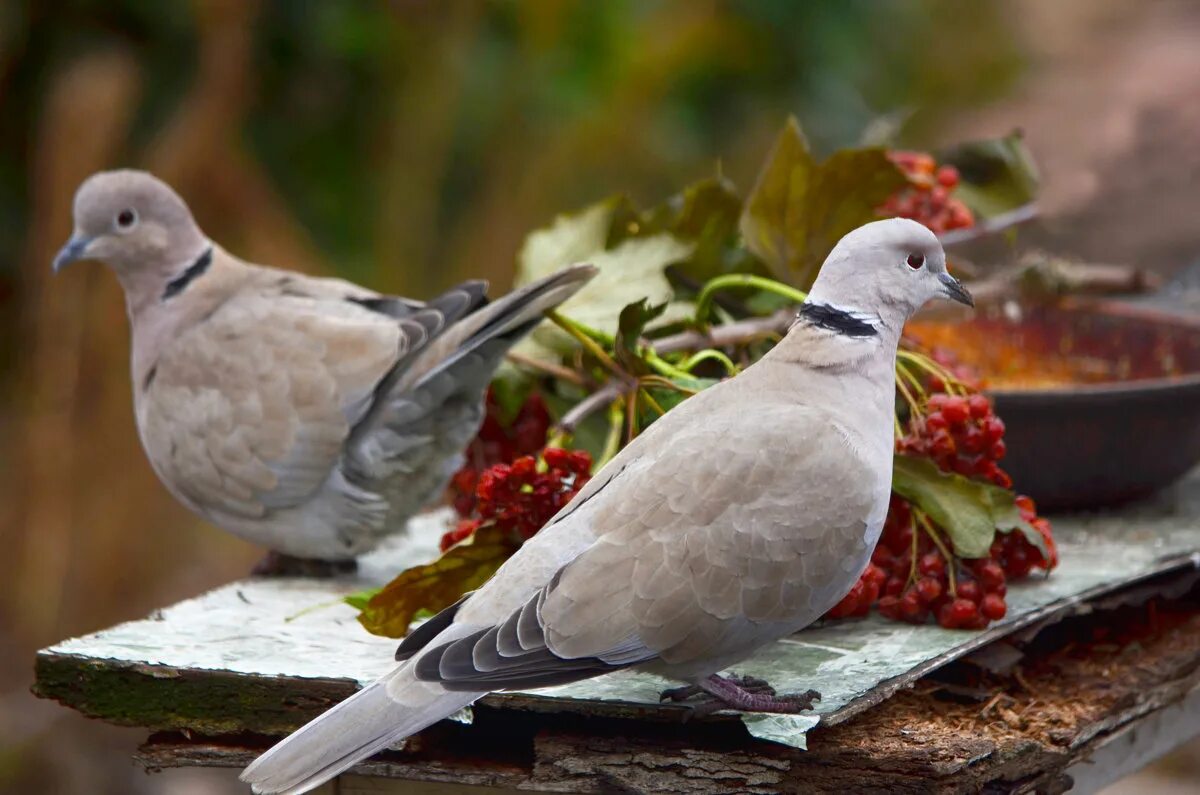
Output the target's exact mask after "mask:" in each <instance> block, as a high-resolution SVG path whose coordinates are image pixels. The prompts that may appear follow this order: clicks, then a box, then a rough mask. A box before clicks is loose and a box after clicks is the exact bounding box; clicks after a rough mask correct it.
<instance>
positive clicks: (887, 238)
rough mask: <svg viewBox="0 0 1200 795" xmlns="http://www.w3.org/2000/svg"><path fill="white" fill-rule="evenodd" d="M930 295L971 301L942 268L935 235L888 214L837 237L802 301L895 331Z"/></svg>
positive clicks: (942, 254) (943, 263)
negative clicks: (887, 217) (887, 216)
mask: <svg viewBox="0 0 1200 795" xmlns="http://www.w3.org/2000/svg"><path fill="white" fill-rule="evenodd" d="M931 298H948V299H950V300H952V301H957V302H959V303H961V304H966V305H967V306H974V301H973V299H972V298H971V294H970V293H968V292H967V290H966V288H965V287H963V286H962V284H960V283H959V281H958V280H957V279H955V278H954V277H953V276H951V275H950V274H949V273H948V272H947V271H946V254H945V252H943V251H942V244H941V243H940V242H938V239H937V236H936V235H934V234H933V232H931V231H929V229H927V228H926V227H925V226H923V225H921V224H919V223H917V222H916V221H910V220H908V219H905V218H889V219H887V220H885V221H875V222H873V223H869V224H865V225H864V226H860V227H859V228H858V229H855V230H854V231H853V232H850V233H849V234H847V235H846V236H845V237H843V238H842V239H841V240H840V241H838V244H837V245H836V246H834V248H833V251H831V252H830V254H829V256H828V257H827V258H826V260H825V264H824V265H822V266H821V272H820V274H818V276H817V280H816V282H814V283H813V286H812V290H811V291H810V292H809V295H808V301H806V302H805V303H806V305H811V306H812V307H827V308H828V309H829V310H830V312H832V313H834V314H835V315H836V314H840V315H845V316H848V317H850V318H851V319H852V320H855V319H856V320H858V321H859V322H865V323H871V324H874V323H876V322H880V323H882V325H883V326H885V327H887V328H889V329H892V330H894V331H895V332H896V333H897V334H899V330H900V328H901V327H902V326H903V325H904V321H906V320H907V319H908V318H909V317H910V316H911V315H912V314H913V313H914V312H916V311H917V310H918V309H920V308H921V307H922V306H923V305H924V304H925V302H926V301H929V300H930V299H931Z"/></svg>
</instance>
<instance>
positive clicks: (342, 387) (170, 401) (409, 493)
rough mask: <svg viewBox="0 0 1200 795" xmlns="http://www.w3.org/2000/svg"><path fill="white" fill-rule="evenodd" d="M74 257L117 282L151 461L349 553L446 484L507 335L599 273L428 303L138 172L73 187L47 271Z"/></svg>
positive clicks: (255, 522) (249, 511)
mask: <svg viewBox="0 0 1200 795" xmlns="http://www.w3.org/2000/svg"><path fill="white" fill-rule="evenodd" d="M77 259H98V260H103V261H104V262H105V263H107V264H108V265H109V266H110V267H111V268H112V270H113V271H114V272H115V273H116V275H117V278H118V279H119V280H120V282H121V286H122V287H123V288H124V290H125V298H126V303H127V306H128V310H129V319H130V323H131V326H132V341H133V368H132V369H133V392H134V408H135V412H136V416H137V426H138V431H139V433H140V435H141V439H142V444H143V446H144V448H145V450H146V454H147V456H148V457H149V459H150V463H151V465H152V466H153V467H154V471H155V472H156V473H157V474H158V476H159V478H160V479H161V480H162V482H163V483H164V484H165V485H166V486H167V488H168V489H169V490H170V492H171V493H172V494H173V495H174V496H175V497H176V498H178V499H179V500H180V502H182V503H183V504H184V505H186V506H187V507H188V508H190V509H192V510H193V511H195V512H196V513H198V514H200V515H201V516H203V517H204V518H206V519H208V520H209V521H211V522H212V523H213V524H216V525H218V526H219V527H222V528H224V529H226V530H228V531H230V532H232V533H234V534H235V535H238V536H241V537H243V538H245V539H247V540H249V541H253V542H255V543H259V544H262V545H263V546H266V547H268V548H269V549H271V550H273V551H274V552H275V553H276V556H275V558H274V560H275V561H276V562H277V563H281V562H283V561H286V558H285V557H283V556H289V557H291V558H300V559H316V560H321V561H347V560H349V561H353V559H354V557H355V556H357V555H359V554H361V553H363V552H366V551H368V550H370V549H371V548H372V547H373V546H375V544H376V543H377V542H378V541H379V540H380V539H381V538H383V537H384V536H385V535H387V534H389V533H394V532H398V531H400V530H401V529H403V527H404V524H405V521H406V520H407V519H408V518H409V517H411V516H412V515H413V514H415V513H417V512H418V511H419V510H420V509H421V508H422V507H424V506H425V505H427V504H429V503H430V502H432V501H433V500H435V499H436V498H437V497H438V496H440V494H441V493H442V490H443V489H444V488H445V485H446V483H447V481H448V480H449V478H450V476H451V475H452V474H453V473H454V471H455V469H457V467H458V466H459V465H460V463H461V453H462V451H463V449H464V448H465V447H466V445H467V443H468V442H469V441H470V439H471V437H472V436H474V434H475V432H476V431H477V430H478V428H479V425H480V423H481V422H482V420H483V396H484V392H485V390H486V389H487V385H488V382H489V381H490V380H491V377H492V374H493V372H494V371H495V369H496V367H497V366H498V365H499V364H500V362H501V360H502V358H503V356H504V354H505V352H506V351H507V350H508V349H509V348H510V347H511V346H512V345H513V344H514V343H515V342H517V341H518V340H519V339H520V338H521V337H522V336H523V335H524V334H525V333H527V332H528V331H530V330H531V329H532V328H533V326H535V325H537V323H538V322H539V321H540V320H541V319H542V313H543V311H544V310H547V309H551V308H553V307H555V306H557V305H558V304H559V303H561V302H562V301H564V300H566V299H567V298H569V297H570V296H571V295H573V294H574V293H575V291H576V290H578V289H579V288H580V287H582V286H583V285H584V284H585V283H586V282H587V281H588V279H590V278H591V277H592V276H593V275H594V274H595V269H594V268H592V267H591V266H589V265H578V266H574V267H571V268H567V269H564V270H562V271H560V272H558V273H555V274H553V275H551V276H549V277H547V278H545V279H543V280H541V281H538V282H534V283H532V284H529V285H526V286H524V287H522V288H520V289H518V290H516V291H514V292H512V293H510V294H508V295H506V296H504V297H503V298H501V299H499V300H497V301H495V302H493V303H490V304H489V303H488V302H487V299H486V297H485V295H484V293H485V291H486V288H487V285H486V283H484V282H479V281H475V282H467V283H465V284H462V285H459V286H458V287H455V288H454V289H452V290H450V291H449V292H447V293H444V294H443V295H440V296H438V297H437V298H435V299H433V300H432V301H429V302H428V303H422V302H420V301H414V300H410V299H407V298H399V297H394V296H386V295H380V294H379V293H375V292H372V291H371V290H367V289H364V288H362V287H359V286H357V285H354V284H351V283H350V282H346V281H342V280H339V279H323V278H313V277H309V276H304V275H301V274H298V273H291V272H287V271H282V270H276V269H274V268H269V267H264V266H261V265H252V264H249V263H246V262H243V261H242V260H239V259H238V258H237V257H234V256H233V255H232V254H229V253H228V252H226V251H225V250H224V249H222V248H221V247H220V246H218V245H217V244H216V243H214V242H212V241H211V240H209V239H208V238H207V237H206V236H205V235H204V233H203V232H202V231H201V230H200V228H199V227H198V226H197V225H196V223H195V221H194V220H193V219H192V215H191V213H190V212H189V211H188V208H187V205H186V204H185V203H184V202H183V200H182V199H181V198H180V197H179V196H178V195H177V194H176V193H175V192H174V191H173V190H171V188H170V187H168V186H167V185H166V184H164V183H163V182H161V181H160V180H158V179H156V178H155V177H153V176H151V175H150V174H147V173H145V172H140V171H111V172H104V173H99V174H95V175H93V176H92V177H90V178H89V179H88V180H86V181H85V182H84V183H83V184H82V185H81V186H80V188H79V191H78V192H77V193H76V195H75V230H74V234H73V235H72V237H71V239H70V241H69V242H68V243H67V244H66V245H65V246H64V247H63V249H62V251H60V252H59V254H58V256H57V257H56V258H55V260H54V270H55V271H58V270H61V269H62V268H63V266H65V265H66V264H68V263H70V262H72V261H74V260H77ZM280 553H282V554H280ZM271 559H272V558H270V557H269V558H268V560H271ZM291 563H293V564H294V563H295V561H291ZM283 568H285V569H287V568H288V564H287V563H284V564H283Z"/></svg>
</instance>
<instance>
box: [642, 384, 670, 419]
mask: <svg viewBox="0 0 1200 795" xmlns="http://www.w3.org/2000/svg"><path fill="white" fill-rule="evenodd" d="M638 397H640V398H641V399H642V400H644V401H646V405H648V406H650V408H651V409H653V410H654V412H655V413H656V414H658V416H660V417H661V416H662V415H664V414H666V413H667V410H666V409H664V408H663V407H662V406H660V405H659V403H658V401H657V400H655V399H654V396H653V395H651V394H650V392H649V391H647V390H645V389H643V390H641V391H640V393H639V395H638Z"/></svg>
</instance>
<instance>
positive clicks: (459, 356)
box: [409, 265, 597, 391]
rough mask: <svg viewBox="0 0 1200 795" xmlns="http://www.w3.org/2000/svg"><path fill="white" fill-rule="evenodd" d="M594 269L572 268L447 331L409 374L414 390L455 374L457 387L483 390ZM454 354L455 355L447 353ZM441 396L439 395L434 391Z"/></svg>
mask: <svg viewBox="0 0 1200 795" xmlns="http://www.w3.org/2000/svg"><path fill="white" fill-rule="evenodd" d="M596 272H597V271H596V268H595V267H594V266H592V265H572V266H570V267H568V268H563V269H562V270H560V271H558V272H556V273H552V274H550V275H549V276H547V277H545V278H544V279H538V280H537V281H535V282H530V283H529V284H525V285H522V286H520V287H518V288H517V289H515V290H513V291H512V292H510V293H508V294H507V295H504V296H501V297H500V298H497V299H496V300H495V301H492V302H491V303H490V304H487V305H485V306H483V307H482V308H480V309H478V310H477V311H475V312H472V313H471V314H470V315H467V316H466V317H465V318H463V319H462V320H460V321H458V322H457V323H455V324H454V325H453V326H452V327H451V328H449V329H447V330H446V331H445V332H444V333H443V334H442V336H441V337H438V338H437V339H435V340H434V343H433V344H432V345H430V347H429V348H428V349H427V350H426V352H425V353H424V354H422V356H421V358H419V359H418V360H417V361H416V362H415V363H414V364H413V365H412V366H411V367H410V368H409V372H411V373H414V374H416V375H415V378H414V381H415V383H413V384H411V386H410V388H421V387H424V386H427V385H429V384H430V383H431V382H434V381H435V380H436V379H438V378H439V377H440V376H443V375H445V374H447V373H453V374H454V377H455V379H457V381H456V383H457V384H458V386H460V387H461V386H462V385H463V384H470V385H471V389H470V390H469V391H474V390H475V389H478V390H482V389H483V387H484V386H486V385H487V382H488V381H490V380H491V377H492V373H493V372H494V371H495V369H496V368H497V367H498V366H499V365H500V362H501V361H502V360H503V359H504V354H505V353H507V352H508V349H509V348H511V347H512V346H513V345H515V344H516V343H517V342H519V341H520V339H521V338H522V337H524V336H525V335H526V334H528V333H529V332H530V331H532V330H533V327H534V326H536V325H537V324H538V323H540V322H541V321H542V316H543V313H544V312H545V311H546V310H548V309H553V308H554V307H556V306H558V305H559V304H561V303H562V302H563V301H566V300H567V299H568V298H570V297H571V296H573V295H574V294H575V293H577V292H578V291H579V289H580V288H581V287H583V286H584V285H585V284H587V283H588V281H589V280H590V279H591V278H592V277H593V276H595V275H596ZM447 348H451V349H452V352H447ZM435 391H436V390H435Z"/></svg>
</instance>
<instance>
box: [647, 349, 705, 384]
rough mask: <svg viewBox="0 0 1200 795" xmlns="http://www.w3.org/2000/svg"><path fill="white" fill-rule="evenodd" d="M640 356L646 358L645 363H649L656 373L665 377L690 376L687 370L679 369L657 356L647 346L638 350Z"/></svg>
mask: <svg viewBox="0 0 1200 795" xmlns="http://www.w3.org/2000/svg"><path fill="white" fill-rule="evenodd" d="M639 353H640V354H641V355H642V357H643V358H644V359H645V360H646V364H648V365H650V366H651V367H652V368H653V369H654V370H655V371H656V372H657V373H659V374H660V375H664V376H666V377H667V378H691V377H692V374H691V373H689V372H688V371H687V370H681V369H679V368H678V367H676V366H675V365H673V364H671V363H670V362H668V361H667V360H666V359H664V358H662V357H661V356H659V355H658V354H657V353H655V352H654V351H652V350H650V349H649V348H643V349H642V350H640V351H639Z"/></svg>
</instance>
